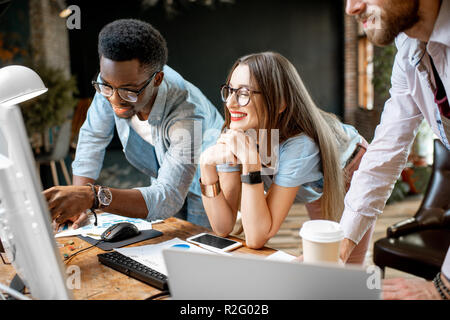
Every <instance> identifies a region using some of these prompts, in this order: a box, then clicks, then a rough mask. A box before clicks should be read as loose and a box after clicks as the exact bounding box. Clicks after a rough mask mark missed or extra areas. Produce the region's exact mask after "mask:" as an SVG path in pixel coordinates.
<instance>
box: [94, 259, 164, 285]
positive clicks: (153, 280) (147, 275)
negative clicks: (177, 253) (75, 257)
mask: <svg viewBox="0 0 450 320" xmlns="http://www.w3.org/2000/svg"><path fill="white" fill-rule="evenodd" d="M97 257H98V261H100V263H102V264H104V265H106V266H108V267H110V268H112V269H114V270H117V271H119V272H121V273H124V274H126V275H127V276H129V277H131V278H134V279H137V280H140V281H142V282H145V283H147V284H149V285H151V286H152V287H155V288H158V289H159V290H168V286H167V276H166V275H164V274H162V273H160V272H158V271H156V270H154V269H152V268H149V267H147V266H144V265H143V264H142V263H139V262H137V261H136V260H133V259H131V258H128V257H127V256H124V255H123V254H121V253H119V252H116V251H112V252H107V253H102V254H98V255H97Z"/></svg>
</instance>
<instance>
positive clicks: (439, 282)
mask: <svg viewBox="0 0 450 320" xmlns="http://www.w3.org/2000/svg"><path fill="white" fill-rule="evenodd" d="M433 284H434V286H435V287H436V290H437V291H438V292H439V295H440V296H441V298H442V300H448V298H447V296H446V295H445V294H444V292H442V290H444V291H445V292H447V294H450V293H449V292H450V290H449V289H448V288H447V287H446V286H445V284H444V283H443V282H442V279H441V273H440V272H438V274H437V275H436V277H434V279H433ZM441 286H442V288H441Z"/></svg>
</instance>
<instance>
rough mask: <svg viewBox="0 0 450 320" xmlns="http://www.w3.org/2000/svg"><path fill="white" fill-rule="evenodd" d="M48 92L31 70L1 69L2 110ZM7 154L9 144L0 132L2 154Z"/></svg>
mask: <svg viewBox="0 0 450 320" xmlns="http://www.w3.org/2000/svg"><path fill="white" fill-rule="evenodd" d="M47 90H48V89H47V88H46V87H45V85H44V82H42V79H41V78H40V77H39V76H38V74H37V73H36V72H34V71H33V70H31V69H30V68H27V67H24V66H17V65H12V66H7V67H4V68H1V69H0V108H1V106H2V105H4V106H12V105H15V104H18V103H21V102H24V101H27V100H29V99H32V98H34V97H37V96H39V95H41V94H43V93H45V92H47ZM7 152H8V148H7V144H6V141H5V138H4V137H2V133H1V131H0V154H7Z"/></svg>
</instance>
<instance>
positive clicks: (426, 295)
mask: <svg viewBox="0 0 450 320" xmlns="http://www.w3.org/2000/svg"><path fill="white" fill-rule="evenodd" d="M383 299H384V300H439V299H441V296H440V295H439V293H438V292H437V290H436V288H435V287H434V284H433V282H431V281H425V280H423V279H403V278H395V279H387V280H384V281H383Z"/></svg>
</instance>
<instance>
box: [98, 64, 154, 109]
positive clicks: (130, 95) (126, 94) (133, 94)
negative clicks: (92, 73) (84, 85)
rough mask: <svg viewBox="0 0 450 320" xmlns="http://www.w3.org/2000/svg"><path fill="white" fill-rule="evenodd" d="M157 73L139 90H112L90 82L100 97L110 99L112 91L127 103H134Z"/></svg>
mask: <svg viewBox="0 0 450 320" xmlns="http://www.w3.org/2000/svg"><path fill="white" fill-rule="evenodd" d="M158 72H159V71H155V72H154V73H153V74H152V76H151V77H150V78H149V79H148V80H147V81H145V83H144V85H143V87H142V88H141V89H139V90H131V89H125V88H113V87H112V86H111V85H109V84H106V83H102V82H97V81H92V85H93V86H94V88H95V90H96V91H97V92H98V93H100V94H101V95H102V96H104V97H106V98H109V97H112V95H113V94H114V91H115V90H117V93H118V94H119V96H120V97H121V98H122V99H123V100H125V101H128V102H136V101H137V100H138V97H139V95H140V94H141V93H142V92H143V91H144V90H145V88H147V86H148V85H149V84H150V82H152V80H153V78H154V77H155V75H156V74H157V73H158Z"/></svg>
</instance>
